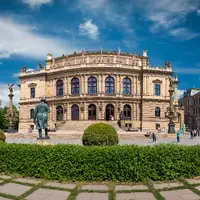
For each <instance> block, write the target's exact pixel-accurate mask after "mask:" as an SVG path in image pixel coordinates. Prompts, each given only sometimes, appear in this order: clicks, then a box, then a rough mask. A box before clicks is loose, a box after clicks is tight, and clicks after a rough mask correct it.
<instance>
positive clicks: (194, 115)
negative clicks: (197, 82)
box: [179, 88, 200, 129]
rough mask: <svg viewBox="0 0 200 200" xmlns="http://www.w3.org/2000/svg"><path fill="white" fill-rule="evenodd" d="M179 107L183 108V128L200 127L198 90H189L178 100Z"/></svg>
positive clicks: (199, 92)
mask: <svg viewBox="0 0 200 200" xmlns="http://www.w3.org/2000/svg"><path fill="white" fill-rule="evenodd" d="M179 105H180V106H183V108H184V118H185V122H184V123H185V126H186V127H187V128H188V129H196V128H199V126H200V89H199V88H190V89H188V90H187V91H185V92H184V94H183V97H182V98H181V99H179Z"/></svg>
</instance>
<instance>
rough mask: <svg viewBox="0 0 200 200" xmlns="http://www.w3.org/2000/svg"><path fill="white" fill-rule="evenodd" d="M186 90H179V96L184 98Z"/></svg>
mask: <svg viewBox="0 0 200 200" xmlns="http://www.w3.org/2000/svg"><path fill="white" fill-rule="evenodd" d="M184 92H185V90H178V98H179V99H180V98H182V97H183V93H184Z"/></svg>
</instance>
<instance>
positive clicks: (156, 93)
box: [154, 83, 160, 96]
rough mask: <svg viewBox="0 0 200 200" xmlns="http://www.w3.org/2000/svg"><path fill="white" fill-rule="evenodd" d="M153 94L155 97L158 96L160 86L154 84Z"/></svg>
mask: <svg viewBox="0 0 200 200" xmlns="http://www.w3.org/2000/svg"><path fill="white" fill-rule="evenodd" d="M154 94H155V96H160V84H158V83H155V85H154Z"/></svg>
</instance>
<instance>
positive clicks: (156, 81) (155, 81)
mask: <svg viewBox="0 0 200 200" xmlns="http://www.w3.org/2000/svg"><path fill="white" fill-rule="evenodd" d="M152 82H153V83H162V81H161V80H159V79H156V80H153V81H152Z"/></svg>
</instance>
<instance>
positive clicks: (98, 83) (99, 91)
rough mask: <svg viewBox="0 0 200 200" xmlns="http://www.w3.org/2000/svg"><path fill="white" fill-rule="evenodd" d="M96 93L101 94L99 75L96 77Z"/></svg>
mask: <svg viewBox="0 0 200 200" xmlns="http://www.w3.org/2000/svg"><path fill="white" fill-rule="evenodd" d="M97 93H98V94H99V93H101V76H100V74H99V75H98V79H97Z"/></svg>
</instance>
